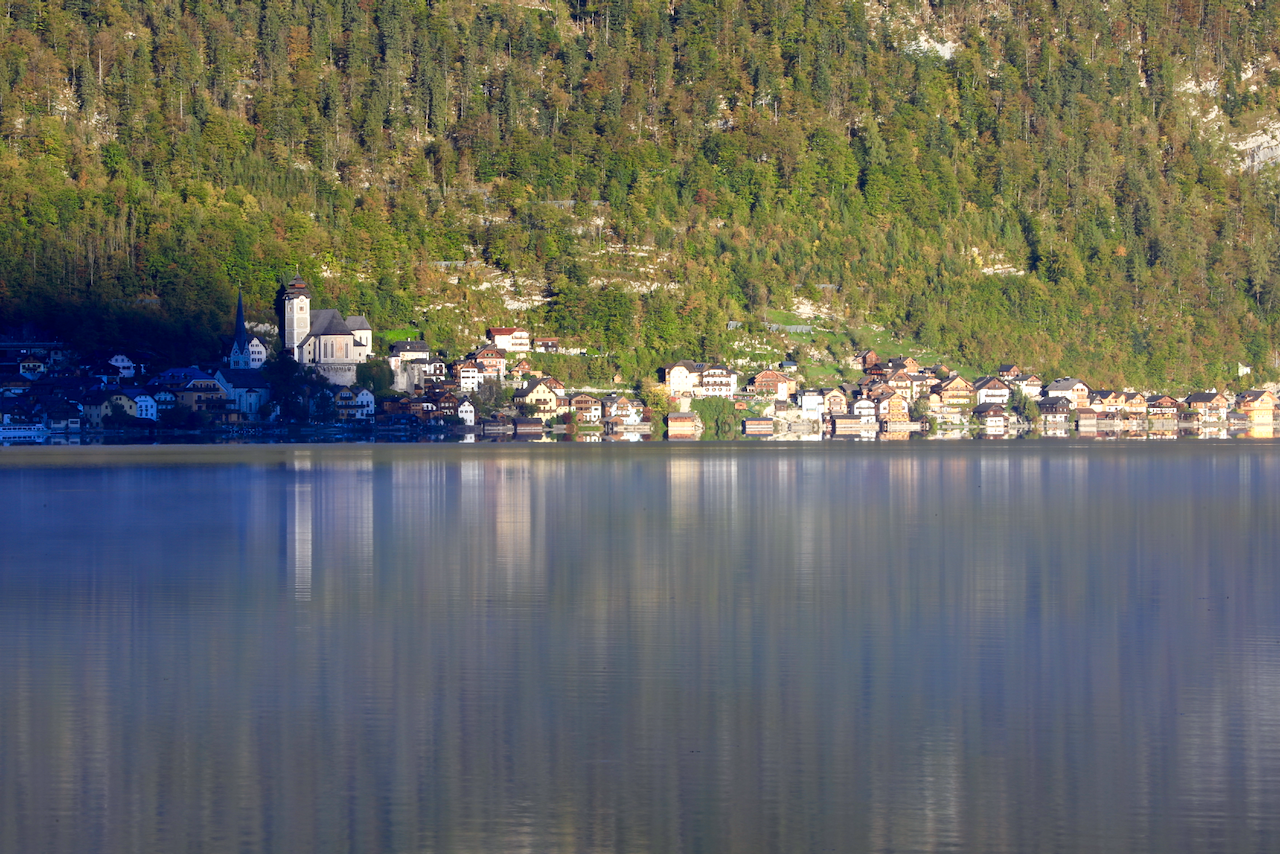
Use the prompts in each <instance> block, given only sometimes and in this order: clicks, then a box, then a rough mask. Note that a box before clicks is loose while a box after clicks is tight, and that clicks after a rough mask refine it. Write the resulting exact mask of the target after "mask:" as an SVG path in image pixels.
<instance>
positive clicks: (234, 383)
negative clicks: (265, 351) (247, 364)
mask: <svg viewBox="0 0 1280 854" xmlns="http://www.w3.org/2000/svg"><path fill="white" fill-rule="evenodd" d="M218 380H219V381H221V382H222V383H223V384H224V385H230V386H231V387H232V388H266V387H267V385H268V383H267V378H266V377H264V376H263V375H262V371H260V370H249V369H246V368H222V369H221V370H219V371H218Z"/></svg>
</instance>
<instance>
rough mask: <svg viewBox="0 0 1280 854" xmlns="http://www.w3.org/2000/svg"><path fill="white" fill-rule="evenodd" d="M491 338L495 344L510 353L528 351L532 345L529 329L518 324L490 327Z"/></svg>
mask: <svg viewBox="0 0 1280 854" xmlns="http://www.w3.org/2000/svg"><path fill="white" fill-rule="evenodd" d="M489 340H490V341H491V342H493V346H494V347H497V348H498V349H499V350H505V351H506V352H508V353H528V352H529V351H530V350H531V349H532V347H531V345H530V343H529V330H527V329H521V328H519V327H518V326H495V327H492V328H490V329H489Z"/></svg>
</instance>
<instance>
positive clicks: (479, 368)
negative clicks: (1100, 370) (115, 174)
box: [0, 277, 1277, 444]
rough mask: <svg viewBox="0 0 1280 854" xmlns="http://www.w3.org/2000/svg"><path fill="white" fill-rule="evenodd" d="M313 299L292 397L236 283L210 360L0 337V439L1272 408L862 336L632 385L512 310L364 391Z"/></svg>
mask: <svg viewBox="0 0 1280 854" xmlns="http://www.w3.org/2000/svg"><path fill="white" fill-rule="evenodd" d="M311 299H312V294H311V291H310V289H309V288H308V285H307V283H306V281H304V280H303V279H301V278H300V277H295V278H294V279H293V281H291V282H289V283H288V284H287V285H285V286H284V287H283V288H282V290H281V301H280V303H281V306H282V310H281V318H280V321H281V322H280V327H279V328H280V330H281V336H280V337H281V345H282V350H283V352H284V353H286V354H288V355H289V356H291V357H292V359H293V362H294V363H296V364H294V365H293V367H294V370H295V371H296V373H297V375H298V376H301V377H306V378H307V379H309V380H310V383H309V385H307V386H306V387H305V394H304V395H303V397H302V399H301V400H300V401H298V400H293V401H285V400H281V399H275V398H273V393H272V390H273V387H276V388H278V387H279V378H278V377H277V378H274V381H273V378H271V377H268V376H267V374H266V372H265V371H264V366H266V365H267V362H268V355H269V348H268V345H267V344H266V342H265V341H264V340H263V339H262V338H261V337H259V336H257V335H253V334H251V333H250V331H249V327H248V326H247V324H246V323H245V317H244V305H243V301H242V300H238V302H237V307H236V319H235V327H234V332H235V334H234V337H233V338H232V339H231V340H230V341H229V342H228V344H229V347H228V351H227V353H226V357H225V358H224V360H223V364H221V365H219V366H206V367H203V368H202V367H198V366H189V367H165V368H161V369H159V370H156V371H155V372H150V371H149V370H148V369H149V368H152V367H154V366H151V365H147V364H146V363H145V362H144V361H142V360H141V359H140V358H138V357H135V356H133V355H129V354H125V353H116V354H111V355H109V356H104V357H103V358H101V359H98V360H96V361H89V362H86V360H84V359H81V358H79V357H78V355H77V354H75V353H73V352H72V351H71V350H69V349H68V348H67V347H65V346H63V345H61V344H58V343H57V342H48V341H44V342H41V341H11V342H0V414H2V415H3V424H2V425H0V441H3V442H5V443H10V444H11V443H24V442H27V443H29V442H49V443H51V444H62V443H79V442H80V441H82V440H81V436H86V437H87V438H86V439H85V441H94V438H93V437H94V436H102V435H106V434H109V433H112V432H116V433H122V434H126V435H128V434H131V433H132V434H137V433H138V432H147V433H154V432H156V431H157V430H159V429H169V430H173V431H175V432H177V431H184V430H185V431H191V432H198V433H208V432H210V431H214V432H217V433H225V434H231V435H233V436H234V435H244V434H261V435H264V436H272V435H287V432H286V431H288V430H294V431H296V430H298V429H299V428H298V423H299V422H301V423H302V424H304V425H305V428H303V429H310V430H312V431H327V433H328V434H329V435H331V436H336V437H339V438H341V437H342V436H359V435H362V434H371V435H379V434H381V433H386V434H388V435H393V436H403V437H423V436H426V437H429V438H433V439H437V440H439V439H443V438H445V437H458V438H460V440H461V441H472V442H473V441H503V440H520V441H561V440H564V439H572V440H575V441H601V442H602V441H648V440H651V439H657V438H666V439H667V440H670V441H685V440H696V439H700V438H704V437H707V438H732V437H738V436H741V437H745V438H752V439H757V440H772V441H815V440H821V439H854V440H879V441H892V440H903V439H908V438H910V437H912V436H927V437H930V438H988V439H999V438H1007V437H1011V436H1020V435H1026V434H1029V433H1030V434H1038V435H1043V436H1068V435H1080V436H1085V437H1097V438H1119V437H1128V438H1176V437H1177V436H1201V437H1221V438H1225V437H1228V436H1247V437H1256V438H1273V437H1274V426H1273V425H1274V424H1275V422H1276V420H1277V419H1276V410H1277V396H1276V394H1275V393H1274V392H1272V391H1270V390H1267V389H1254V390H1250V391H1245V392H1243V393H1240V394H1237V395H1231V394H1227V393H1224V392H1220V391H1218V390H1216V389H1210V390H1208V391H1205V392H1197V393H1194V394H1191V395H1188V396H1187V397H1186V398H1185V399H1182V400H1178V399H1175V398H1173V397H1171V396H1169V395H1167V394H1162V393H1154V394H1143V393H1140V392H1137V391H1134V390H1132V389H1125V390H1124V391H1113V390H1104V389H1094V388H1091V387H1090V386H1089V384H1088V383H1086V382H1084V381H1083V380H1080V379H1076V378H1073V377H1067V378H1057V379H1052V380H1047V379H1045V378H1043V377H1040V376H1038V375H1037V374H1035V373H1033V372H1030V371H1024V370H1023V369H1022V368H1020V367H1019V366H1017V365H1014V364H1008V365H1001V366H1000V368H999V370H998V372H997V373H996V374H995V375H992V376H985V377H980V378H978V379H977V380H976V381H969V380H967V379H965V378H964V377H963V376H961V375H959V374H958V373H955V372H953V371H951V370H949V369H948V368H947V367H946V366H945V365H941V364H937V365H932V366H924V365H921V364H919V363H918V362H917V361H916V360H915V359H913V358H911V357H910V356H899V357H895V358H889V359H882V358H881V357H880V355H879V354H877V353H876V352H874V351H873V350H863V351H861V352H859V353H858V354H857V355H856V356H855V360H854V365H855V367H858V368H860V369H861V370H862V374H863V375H862V377H861V378H860V379H859V380H857V381H856V382H846V383H843V384H841V385H839V386H836V387H831V388H803V387H801V386H802V384H801V382H800V381H799V380H798V379H797V378H796V376H795V372H796V370H797V368H798V366H797V365H796V364H795V363H793V362H782V363H780V364H779V365H778V366H777V368H776V369H772V368H771V369H767V370H763V371H760V372H758V373H756V374H755V375H754V376H749V377H746V378H745V382H743V383H741V385H740V382H741V380H742V379H743V378H742V377H740V375H739V374H738V372H737V371H735V370H734V369H732V368H731V367H729V366H726V365H722V364H704V363H699V362H693V361H688V360H684V361H679V362H675V363H674V364H670V365H667V366H665V367H664V368H662V370H661V373H660V375H659V377H658V378H657V379H658V382H657V383H655V384H653V385H652V387H648V384H647V383H646V386H647V387H646V389H645V393H644V395H643V396H634V395H633V396H628V395H626V394H621V393H616V392H614V391H611V390H604V391H602V390H598V389H579V390H576V391H575V390H570V389H567V388H566V387H565V384H564V383H563V382H561V381H560V380H559V379H557V378H555V377H553V376H548V375H545V374H544V373H543V372H540V371H536V370H534V369H533V368H532V366H531V364H530V361H529V358H528V357H529V356H530V354H534V353H557V352H560V347H559V341H558V339H556V338H552V337H545V338H538V337H531V335H530V333H529V332H528V330H525V329H520V328H514V327H494V328H490V329H489V330H488V340H487V341H486V342H485V343H483V344H482V345H481V346H479V347H478V348H477V349H476V350H475V351H473V352H471V353H469V354H468V355H467V356H466V357H465V358H462V359H458V360H456V361H453V362H452V363H446V362H445V361H444V360H443V359H442V358H440V356H439V355H437V354H435V353H434V352H433V351H432V349H431V347H430V346H429V344H427V343H426V342H421V341H400V342H398V343H395V344H393V345H392V346H391V347H390V355H389V356H388V357H387V358H386V359H385V363H386V366H387V368H389V369H390V375H391V382H390V386H389V388H386V389H383V390H382V393H381V394H379V395H375V393H374V391H373V390H372V389H370V388H362V387H360V386H359V385H358V384H357V376H358V375H359V374H360V373H361V365H365V364H368V363H371V362H374V361H376V359H375V357H374V354H373V330H372V329H371V327H370V325H369V323H368V321H367V320H366V319H365V318H363V317H360V316H349V317H343V316H342V314H341V313H340V312H338V311H336V310H334V309H317V308H313V307H312V306H311ZM282 361H285V360H282ZM6 363H7V364H6ZM616 379H617V381H620V380H621V378H620V377H618V378H616ZM287 394H288V393H287V392H286V393H284V394H281V393H279V392H277V395H276V397H284V396H286V395H287ZM286 403H292V404H293V405H292V406H291V407H286ZM299 404H300V406H301V409H300V410H299V408H298V407H299ZM286 422H291V423H292V425H293V426H292V427H290V426H288V425H287V424H286ZM709 422H710V423H709ZM312 435H319V434H317V433H315V432H313V433H312Z"/></svg>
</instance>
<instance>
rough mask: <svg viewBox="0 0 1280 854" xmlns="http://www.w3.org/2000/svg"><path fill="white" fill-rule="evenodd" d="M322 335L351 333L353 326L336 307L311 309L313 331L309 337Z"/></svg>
mask: <svg viewBox="0 0 1280 854" xmlns="http://www.w3.org/2000/svg"><path fill="white" fill-rule="evenodd" d="M321 335H351V327H349V326H347V321H346V320H344V319H343V317H342V315H341V314H340V313H339V312H338V310H337V309H335V308H317V309H312V311H311V333H310V334H309V335H307V338H319V337H320V336H321Z"/></svg>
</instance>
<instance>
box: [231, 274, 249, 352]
mask: <svg viewBox="0 0 1280 854" xmlns="http://www.w3.org/2000/svg"><path fill="white" fill-rule="evenodd" d="M232 350H233V351H236V350H238V351H239V352H241V353H248V352H249V330H248V329H246V328H245V325H244V292H243V291H241V290H240V289H238V288H237V289H236V343H235V346H234V347H233V348H232Z"/></svg>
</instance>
